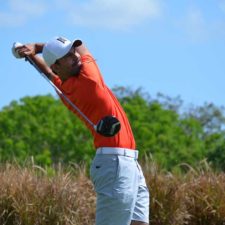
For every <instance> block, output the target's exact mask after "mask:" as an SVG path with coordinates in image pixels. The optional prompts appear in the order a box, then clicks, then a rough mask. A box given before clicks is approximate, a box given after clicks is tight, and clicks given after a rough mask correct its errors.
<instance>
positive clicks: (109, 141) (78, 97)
mask: <svg viewBox="0 0 225 225" xmlns="http://www.w3.org/2000/svg"><path fill="white" fill-rule="evenodd" d="M81 61H82V68H81V71H80V73H79V75H78V76H74V77H70V78H69V79H67V80H66V81H64V82H62V81H61V80H60V78H59V77H56V78H55V79H54V80H53V82H54V84H55V85H56V86H57V87H58V88H59V89H60V90H61V91H62V92H63V93H64V94H65V95H66V96H67V97H68V98H69V99H70V100H71V101H72V102H73V103H74V104H75V105H76V106H77V107H78V108H79V109H80V110H81V111H82V113H83V114H84V115H86V116H87V117H88V118H89V120H91V121H92V122H93V123H94V124H97V123H98V121H99V120H101V119H102V118H103V117H105V116H109V115H113V116H115V117H116V118H118V119H119V121H120V123H121V129H120V131H119V132H118V133H117V134H116V135H115V136H113V137H104V136H102V135H100V134H98V133H97V132H96V131H95V130H94V129H93V127H92V126H90V125H89V123H87V122H86V121H85V120H84V119H83V118H82V117H81V116H80V115H79V114H78V113H77V112H76V111H75V110H74V109H73V108H72V107H71V106H70V105H69V104H68V103H67V102H66V101H65V100H64V99H63V98H61V99H62V101H63V103H64V104H65V105H66V106H67V108H68V109H69V110H71V111H72V112H73V113H75V114H76V115H77V116H78V117H79V118H80V119H81V120H82V121H83V122H84V123H85V125H86V126H87V128H88V129H89V130H90V131H91V133H92V135H93V138H94V145H95V148H99V147H121V148H129V149H135V147H136V146H135V140H134V137H133V133H132V130H131V127H130V124H129V121H128V119H127V116H126V114H125V112H124V110H123V109H122V107H121V105H120V103H119V101H118V100H117V99H116V97H115V96H114V94H113V93H112V91H111V90H110V89H109V88H108V87H107V86H106V84H105V82H104V80H103V78H102V75H101V73H100V71H99V68H98V66H97V64H96V62H95V60H94V59H93V57H92V56H91V55H84V56H82V57H81Z"/></svg>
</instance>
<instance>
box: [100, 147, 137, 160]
mask: <svg viewBox="0 0 225 225" xmlns="http://www.w3.org/2000/svg"><path fill="white" fill-rule="evenodd" d="M96 154H109V155H123V156H127V157H131V158H134V159H138V151H137V150H133V149H128V148H113V147H102V148H97V151H96Z"/></svg>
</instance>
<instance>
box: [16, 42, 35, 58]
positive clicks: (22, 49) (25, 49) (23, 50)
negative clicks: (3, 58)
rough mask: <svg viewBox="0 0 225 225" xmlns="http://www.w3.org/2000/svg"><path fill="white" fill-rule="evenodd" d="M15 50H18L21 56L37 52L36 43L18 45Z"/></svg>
mask: <svg viewBox="0 0 225 225" xmlns="http://www.w3.org/2000/svg"><path fill="white" fill-rule="evenodd" d="M15 52H17V54H18V55H19V56H20V57H21V58H24V57H27V56H31V55H36V54H37V51H36V46H35V44H26V45H21V46H18V47H16V48H15Z"/></svg>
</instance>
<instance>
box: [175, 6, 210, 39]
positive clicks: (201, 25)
mask: <svg viewBox="0 0 225 225" xmlns="http://www.w3.org/2000/svg"><path fill="white" fill-rule="evenodd" d="M178 24H179V26H180V28H181V30H182V31H183V32H184V33H185V35H186V36H187V37H188V38H189V39H191V40H193V41H203V40H205V39H206V38H207V37H208V35H209V27H208V24H207V22H206V19H205V17H204V14H203V11H201V9H200V8H197V7H193V6H192V7H191V8H188V9H187V11H186V13H184V17H183V18H182V19H181V20H180V21H179V23H178Z"/></svg>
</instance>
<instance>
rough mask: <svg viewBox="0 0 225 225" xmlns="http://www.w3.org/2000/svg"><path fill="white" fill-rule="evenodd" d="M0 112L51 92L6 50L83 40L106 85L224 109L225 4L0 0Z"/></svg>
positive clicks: (217, 0)
mask: <svg viewBox="0 0 225 225" xmlns="http://www.w3.org/2000/svg"><path fill="white" fill-rule="evenodd" d="M0 3H1V4H0V5H1V6H0V29H1V43H0V46H1V75H0V108H1V107H3V106H6V105H8V104H9V103H10V102H11V101H12V100H19V99H20V98H22V97H24V96H27V95H29V96H34V95H45V94H48V93H52V94H53V95H54V90H53V89H52V88H51V87H50V86H49V84H48V83H47V82H46V81H45V80H44V79H43V78H42V77H41V76H39V74H38V73H37V72H36V71H35V69H34V68H33V67H31V66H30V65H29V64H28V63H26V62H24V61H23V60H21V59H19V60H18V59H15V58H13V56H12V54H11V46H12V44H13V42H14V41H19V42H21V43H30V42H45V41H47V40H49V39H51V38H52V37H54V36H58V35H60V36H65V37H67V38H69V39H71V40H73V39H76V38H80V39H82V40H83V41H84V43H85V44H86V45H87V46H88V48H89V49H90V51H91V52H92V54H93V55H94V57H95V58H96V59H97V62H98V65H99V67H100V69H101V71H102V74H103V76H104V78H105V81H106V83H107V84H108V86H109V87H111V88H112V87H115V86H116V85H118V86H129V87H131V88H133V89H137V88H139V87H142V88H143V90H144V91H146V92H148V93H149V94H150V95H151V96H152V97H154V96H155V95H156V94H157V93H158V92H161V93H163V94H165V95H168V96H170V97H176V96H180V97H181V99H182V100H183V101H184V103H185V104H194V105H203V104H204V103H205V102H208V103H211V102H212V103H214V104H216V105H217V106H222V105H223V106H225V97H224V94H225V91H224V85H225V62H224V61H225V56H224V55H225V0H182V1H178V0H82V1H81V0H80V1H78V0H48V1H45V0H0Z"/></svg>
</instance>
